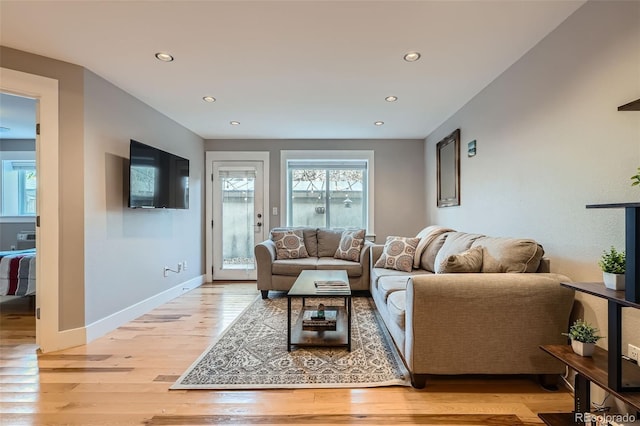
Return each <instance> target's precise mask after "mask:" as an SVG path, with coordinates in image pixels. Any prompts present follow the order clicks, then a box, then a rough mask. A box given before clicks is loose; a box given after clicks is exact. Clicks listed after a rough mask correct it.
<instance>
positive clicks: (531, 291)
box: [370, 227, 574, 388]
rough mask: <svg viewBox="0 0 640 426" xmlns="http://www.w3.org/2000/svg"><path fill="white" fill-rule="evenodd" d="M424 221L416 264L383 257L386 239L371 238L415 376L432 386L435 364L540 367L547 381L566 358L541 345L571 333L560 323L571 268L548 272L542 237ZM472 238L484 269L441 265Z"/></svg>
mask: <svg viewBox="0 0 640 426" xmlns="http://www.w3.org/2000/svg"><path fill="white" fill-rule="evenodd" d="M424 231H428V232H423V233H422V235H420V234H419V236H421V239H420V240H421V241H422V242H423V243H424V242H426V243H427V244H424V247H421V249H422V248H423V250H420V252H418V253H417V254H416V255H414V256H415V263H414V265H417V267H414V268H412V270H411V271H410V272H403V271H397V270H393V269H386V268H383V267H376V266H375V265H376V262H377V261H378V259H379V258H380V256H381V254H382V253H383V248H384V246H383V245H375V246H374V247H372V248H371V265H372V269H371V286H370V291H371V294H372V296H373V299H374V301H375V304H376V307H377V309H378V311H379V312H380V315H381V317H382V319H383V321H384V323H385V325H386V327H387V329H388V330H389V332H390V334H391V336H392V338H393V340H394V342H395V344H396V346H397V347H398V349H399V351H400V353H401V355H402V357H403V358H404V361H405V363H406V365H407V367H408V368H409V370H410V372H411V382H412V384H413V386H414V387H416V388H422V387H424V386H425V384H426V377H427V375H429V374H436V375H438V374H443V375H452V374H536V375H539V377H540V378H541V379H544V380H545V383H543V384H548V383H546V382H547V381H549V380H551V381H552V382H553V381H556V380H557V379H558V374H559V373H563V372H564V366H563V364H562V363H560V362H559V361H557V360H555V359H554V358H553V357H550V356H549V355H547V354H546V353H545V352H543V351H542V350H540V349H539V345H546V344H564V343H566V337H564V336H562V335H561V333H563V332H566V330H567V327H568V322H569V315H570V313H571V309H572V306H573V301H574V291H573V290H570V289H568V288H566V287H563V286H561V285H560V282H561V281H570V280H569V278H567V277H566V276H563V275H558V274H552V273H549V261H548V260H547V259H544V258H543V257H542V256H543V254H544V251H543V249H542V247H541V246H540V245H539V244H537V243H536V242H535V241H533V240H527V239H512V238H493V237H487V236H484V235H479V234H468V233H463V232H455V231H453V230H449V229H446V228H439V227H429V228H425V230H424ZM429 231H430V232H429ZM425 234H428V235H425ZM471 248H476V251H480V252H481V253H482V257H483V263H482V267H481V268H482V269H481V270H480V272H472V273H434V270H438V264H437V262H442V261H445V260H446V259H449V258H450V259H454V258H456V256H457V255H459V254H460V253H461V252H466V251H467V250H468V249H471ZM467 253H468V252H467ZM452 255H453V256H454V257H450V256H452ZM518 272H521V273H518Z"/></svg>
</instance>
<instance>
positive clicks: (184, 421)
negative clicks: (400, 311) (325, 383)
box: [147, 414, 522, 426]
mask: <svg viewBox="0 0 640 426" xmlns="http://www.w3.org/2000/svg"><path fill="white" fill-rule="evenodd" d="M147 424H148V425H150V426H160V425H165V426H166V425H196V424H197V425H245V424H260V425H271V424H275V425H281V424H294V425H321V424H322V425H358V424H360V425H512V426H518V425H522V422H521V421H520V420H519V419H518V418H517V417H516V416H513V415H508V414H501V415H500V414H498V415H478V414H467V415H465V414H435V415H434V414H422V415H421V414H418V415H358V414H344V415H342V414H329V415H320V416H318V415H315V416H314V415H296V416H153V418H152V419H151V421H150V422H149V423H147Z"/></svg>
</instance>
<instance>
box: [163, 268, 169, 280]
mask: <svg viewBox="0 0 640 426" xmlns="http://www.w3.org/2000/svg"><path fill="white" fill-rule="evenodd" d="M163 274H164V277H165V278H167V277H168V276H169V267H168V266H165V267H164V272H163Z"/></svg>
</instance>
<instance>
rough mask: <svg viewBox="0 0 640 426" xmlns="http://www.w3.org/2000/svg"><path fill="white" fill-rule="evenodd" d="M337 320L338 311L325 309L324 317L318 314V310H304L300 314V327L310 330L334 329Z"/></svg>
mask: <svg viewBox="0 0 640 426" xmlns="http://www.w3.org/2000/svg"><path fill="white" fill-rule="evenodd" d="M337 320H338V311H336V310H326V311H324V317H323V316H319V315H318V311H314V310H311V309H309V310H306V311H304V314H303V316H302V329H303V330H312V331H325V330H326V331H335V330H336V324H337Z"/></svg>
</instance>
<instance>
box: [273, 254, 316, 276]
mask: <svg viewBox="0 0 640 426" xmlns="http://www.w3.org/2000/svg"><path fill="white" fill-rule="evenodd" d="M317 263H318V258H317V257H306V258H303V259H283V260H276V261H274V262H273V263H272V264H271V273H272V274H273V275H290V276H297V275H299V274H300V272H302V271H304V270H305V269H316V264H317Z"/></svg>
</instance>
